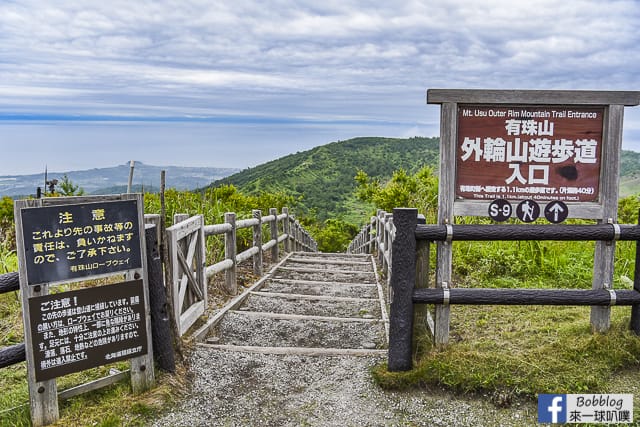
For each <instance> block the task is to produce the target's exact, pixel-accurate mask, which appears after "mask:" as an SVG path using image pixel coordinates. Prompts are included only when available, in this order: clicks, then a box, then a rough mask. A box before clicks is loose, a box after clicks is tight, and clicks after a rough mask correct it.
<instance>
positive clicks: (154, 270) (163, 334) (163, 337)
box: [145, 225, 176, 373]
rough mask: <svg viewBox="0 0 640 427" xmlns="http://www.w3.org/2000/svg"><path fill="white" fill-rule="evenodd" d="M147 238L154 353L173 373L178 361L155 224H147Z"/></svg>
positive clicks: (163, 367) (157, 360) (162, 367)
mask: <svg viewBox="0 0 640 427" xmlns="http://www.w3.org/2000/svg"><path fill="white" fill-rule="evenodd" d="M145 239H146V240H145V241H146V244H147V271H148V272H149V273H148V274H149V306H150V312H151V336H152V341H153V355H154V356H155V360H156V362H157V363H158V367H159V368H160V369H162V370H163V371H166V372H172V373H173V372H175V371H176V362H175V354H174V351H173V337H172V335H171V331H172V328H171V320H170V317H169V305H168V304H167V294H166V292H165V286H164V279H163V272H162V260H161V259H160V251H159V250H158V234H157V232H156V226H155V225H147V226H146V227H145Z"/></svg>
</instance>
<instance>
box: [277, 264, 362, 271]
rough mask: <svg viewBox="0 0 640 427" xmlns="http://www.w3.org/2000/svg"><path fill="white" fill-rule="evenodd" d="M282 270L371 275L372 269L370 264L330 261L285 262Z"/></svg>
mask: <svg viewBox="0 0 640 427" xmlns="http://www.w3.org/2000/svg"><path fill="white" fill-rule="evenodd" d="M281 269H284V270H291V269H295V270H301V271H305V270H309V271H321V272H322V271H325V270H336V271H347V272H352V271H355V272H365V273H373V267H372V266H371V263H370V262H365V263H351V262H347V261H344V262H339V261H331V262H321V263H317V262H304V261H290V262H287V263H286V264H285V265H284V266H283V268H282V267H281Z"/></svg>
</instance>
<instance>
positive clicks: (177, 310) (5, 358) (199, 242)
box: [0, 208, 318, 368]
mask: <svg viewBox="0 0 640 427" xmlns="http://www.w3.org/2000/svg"><path fill="white" fill-rule="evenodd" d="M144 219H145V223H147V224H152V225H156V228H155V230H158V234H157V235H156V239H157V240H156V239H154V240H153V241H159V240H160V239H159V237H160V232H159V230H160V227H159V225H160V215H157V214H147V215H145V216H144ZM263 226H267V227H268V234H269V236H268V240H267V241H266V242H265V243H263V240H266V239H263V237H262V229H263ZM243 228H253V245H252V246H251V247H250V248H249V249H247V250H245V251H243V252H240V253H237V247H238V246H237V243H236V231H237V230H239V229H243ZM213 235H224V236H225V259H224V260H223V261H220V262H218V263H216V264H213V265H210V266H205V265H204V262H205V259H206V258H205V239H206V237H208V236H213ZM166 236H167V243H168V245H167V246H168V252H169V265H168V266H165V268H166V269H167V270H168V271H169V274H170V277H171V286H167V287H166V290H167V298H170V299H171V302H172V303H173V308H174V316H175V319H176V322H177V323H178V330H179V332H180V335H183V334H184V333H185V332H186V331H187V330H188V329H189V327H190V326H192V325H193V323H194V322H195V321H196V320H197V318H198V317H199V316H200V315H202V314H203V313H204V311H205V310H206V307H207V305H206V304H207V286H206V283H207V281H208V280H209V279H210V278H211V277H212V276H213V275H215V274H216V273H221V272H224V273H225V287H226V289H227V290H228V291H229V292H230V293H235V292H236V289H237V280H236V268H237V266H238V264H240V263H241V262H244V261H247V260H248V259H250V258H253V272H254V274H256V275H257V276H261V275H262V272H263V253H264V252H266V251H269V252H270V254H271V258H272V260H273V261H276V260H277V259H278V257H279V254H280V252H279V251H280V248H279V246H280V245H279V244H282V247H283V250H284V251H285V252H298V251H314V252H315V251H317V249H318V245H317V243H316V241H315V240H314V239H313V238H312V237H311V236H310V235H309V233H308V232H307V231H306V230H305V229H304V227H302V226H301V225H300V223H299V222H298V221H297V220H295V219H294V218H293V217H292V216H291V215H289V211H288V209H287V208H283V209H282V213H281V214H278V213H277V210H276V209H273V208H272V209H270V210H269V215H267V216H264V217H263V216H262V212H261V211H259V210H254V211H253V218H250V219H243V220H236V214H235V213H227V214H225V222H224V223H221V224H213V225H205V224H204V220H203V217H202V215H196V216H192V217H189V216H188V215H184V214H178V215H176V216H175V217H174V225H173V226H171V227H169V228H167V233H166ZM148 241H149V240H148ZM151 253H153V251H151V252H149V254H151ZM149 254H148V255H149ZM149 264H150V265H151V264H153V263H152V262H150V263H149ZM158 268H160V267H158ZM153 276H154V277H156V276H158V274H155V275H153ZM19 289H20V281H19V276H18V273H17V272H12V273H7V274H2V275H0V294H1V293H6V292H12V291H17V290H19ZM163 298H164V295H163ZM160 305H161V306H163V305H164V304H162V303H160ZM155 317H156V318H165V317H166V316H162V315H158V316H155ZM24 360H25V345H24V343H20V344H16V345H13V346H9V347H6V348H2V349H0V368H4V367H7V366H10V365H13V364H16V363H19V362H22V361H24Z"/></svg>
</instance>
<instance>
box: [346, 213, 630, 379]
mask: <svg viewBox="0 0 640 427" xmlns="http://www.w3.org/2000/svg"><path fill="white" fill-rule="evenodd" d="M374 218H375V219H373V218H372V222H371V223H370V224H367V225H366V226H365V227H363V230H362V232H361V234H362V236H361V235H359V236H358V237H356V239H354V242H353V244H352V246H350V251H353V252H364V251H367V250H371V248H372V247H376V246H377V248H378V255H379V257H380V260H382V261H384V262H385V263H388V266H387V267H386V268H387V269H388V270H387V271H388V276H389V283H390V305H391V310H390V316H389V322H390V324H389V331H390V334H389V360H388V367H389V370H390V371H404V370H409V369H411V367H412V346H413V335H414V314H415V310H416V308H415V307H414V305H415V304H434V305H437V306H448V305H451V304H469V305H484V304H491V305H575V306H579V305H589V306H613V305H625V306H632V309H631V321H630V328H631V329H632V330H633V331H634V332H635V333H636V334H638V335H640V259H638V258H640V226H639V225H621V224H594V225H529V224H523V225H515V224H511V225H502V224H492V225H425V224H424V223H423V219H422V218H419V216H418V211H417V210H416V209H394V212H393V216H392V217H389V216H388V214H386V213H380V212H379V213H378V216H377V217H374ZM389 224H391V225H389ZM373 230H376V232H375V234H374V231H373ZM380 233H382V234H380ZM367 236H369V238H367ZM454 240H460V241H462V240H466V241H496V240H505V241H518V240H558V241H586V240H589V241H605V242H613V241H616V240H631V241H633V240H635V241H636V267H635V272H634V288H633V289H632V290H631V289H629V290H614V289H613V288H612V287H611V286H609V287H608V288H606V289H588V290H586V289H585V290H581V289H481V288H473V289H470V288H464V289H463V288H450V287H449V284H447V283H444V284H443V287H441V288H430V287H429V286H428V268H429V243H430V242H434V241H439V242H452V241H454ZM438 268H439V267H438ZM426 323H427V325H428V327H429V329H430V330H431V333H432V334H433V335H434V336H435V334H436V333H437V332H436V328H435V327H434V320H433V318H432V317H431V316H430V314H429V312H427V316H426Z"/></svg>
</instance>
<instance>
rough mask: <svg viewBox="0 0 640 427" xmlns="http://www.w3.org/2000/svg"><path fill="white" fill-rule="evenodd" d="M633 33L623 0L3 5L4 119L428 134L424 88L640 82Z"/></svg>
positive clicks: (637, 9) (636, 14)
mask: <svg viewBox="0 0 640 427" xmlns="http://www.w3.org/2000/svg"><path fill="white" fill-rule="evenodd" d="M639 27H640V3H638V2H637V1H632V0H614V1H607V2H598V1H591V0H568V1H565V2H557V1H554V0H537V1H528V2H514V1H504V0H487V1H483V2H470V1H468V0H446V1H433V0H428V1H424V0H408V1H403V2H396V1H391V2H382V3H380V2H377V3H375V2H369V1H351V0H326V1H322V2H317V1H316V0H302V1H295V2H294V1H291V0H272V1H267V2H257V1H255V0H235V1H233V2H229V1H226V0H215V1H211V0H166V1H153V0H139V1H134V2H131V1H129V0H127V1H124V0H111V1H109V2H104V1H102V2H98V1H95V0H92V1H86V0H83V1H80V0H60V1H56V2H41V1H38V0H17V1H12V2H0V82H1V83H0V94H2V97H0V114H2V113H10V112H14V113H15V112H21V113H31V114H35V115H37V114H44V115H46V114H52V113H60V112H62V113H64V114H69V115H82V114H100V115H115V116H118V115H122V116H131V115H135V116H145V115H148V116H150V117H157V116H167V117H181V116H191V115H194V116H224V117H233V116H237V117H247V116H252V117H273V118H287V119H290V118H292V119H300V120H303V121H308V120H322V121H331V120H336V121H339V120H343V119H344V118H348V119H351V120H353V119H355V120H361V121H363V122H370V123H400V124H402V125H401V126H400V127H398V128H396V127H393V131H394V132H398V135H403V134H405V132H406V131H404V130H405V129H409V131H410V132H412V131H413V130H412V129H418V130H421V131H423V132H426V133H427V135H434V134H437V132H438V129H437V126H432V125H430V124H429V125H426V124H424V123H423V122H424V120H425V117H426V116H427V113H425V108H426V107H425V103H424V92H425V91H426V89H428V88H430V87H453V88H456V87H462V88H465V87H466V88H469V87H475V88H533V89H535V88H539V89H541V88H550V89H602V90H612V89H615V90H634V89H637V88H638V87H640V65H639V64H640V50H638V48H637V46H638V45H640V35H639V32H638V31H637V28H639ZM429 114H431V113H429ZM630 117H632V120H634V119H633V117H634V116H633V115H631V116H630ZM0 126H2V125H1V124H0ZM372 126H374V125H372ZM390 129H391V128H390ZM363 131H366V129H363ZM380 131H381V129H380V128H379V127H373V128H372V129H371V131H370V132H367V133H368V134H373V132H380ZM317 135H319V134H317ZM322 135H323V136H326V135H325V134H324V133H323V134H322ZM344 136H345V134H341V135H340V137H341V138H344ZM353 136H357V135H353ZM308 137H309V138H312V137H313V136H312V135H309V136H308ZM332 139H338V138H337V137H336V138H331V137H329V138H328V140H332Z"/></svg>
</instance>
